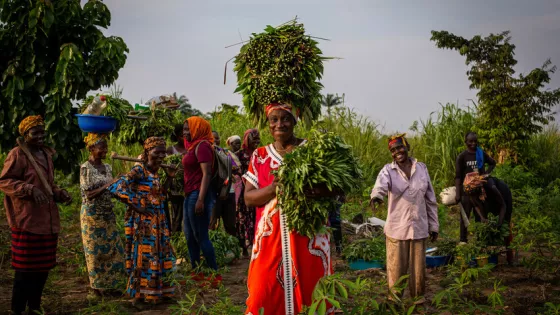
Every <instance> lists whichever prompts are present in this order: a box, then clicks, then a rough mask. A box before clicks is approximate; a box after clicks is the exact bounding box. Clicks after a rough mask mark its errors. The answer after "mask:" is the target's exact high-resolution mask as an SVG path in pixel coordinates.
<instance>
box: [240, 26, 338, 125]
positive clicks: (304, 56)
mask: <svg viewBox="0 0 560 315" xmlns="http://www.w3.org/2000/svg"><path fill="white" fill-rule="evenodd" d="M325 59H329V58H326V57H322V52H321V50H320V49H319V48H318V47H317V42H316V41H315V40H313V39H312V38H311V37H310V36H308V35H305V29H304V28H303V24H298V23H297V22H296V20H292V21H290V22H288V23H285V24H283V25H281V26H279V27H272V26H270V25H269V26H267V27H266V29H265V30H264V32H263V33H260V34H253V35H252V37H251V38H250V40H249V42H248V43H247V44H245V45H243V47H241V50H240V52H239V54H238V55H237V56H236V57H235V60H234V63H235V68H234V71H236V72H237V84H238V87H237V89H236V90H235V92H240V93H241V94H242V95H243V104H244V105H245V110H246V112H247V113H249V114H250V115H252V117H253V118H254V119H255V122H256V123H258V124H260V125H261V126H262V125H264V124H265V122H266V114H265V112H264V111H265V106H266V105H268V104H271V103H289V104H291V105H292V106H294V107H295V108H297V109H299V110H300V112H301V115H302V119H303V120H304V121H305V122H311V121H313V120H314V119H316V118H317V117H318V116H319V115H320V113H321V94H320V91H321V89H322V88H323V85H322V84H321V83H319V81H318V80H320V79H321V77H322V75H323V60H325Z"/></svg>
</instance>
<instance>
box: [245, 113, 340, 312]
mask: <svg viewBox="0 0 560 315" xmlns="http://www.w3.org/2000/svg"><path fill="white" fill-rule="evenodd" d="M266 114H267V118H268V123H269V128H270V132H271V133H272V136H273V138H274V143H272V144H269V145H267V146H265V147H260V148H258V149H257V150H255V151H254V152H253V155H252V157H251V162H250V164H249V169H248V172H247V173H246V174H245V175H244V177H243V178H244V180H245V204H246V205H247V206H248V207H257V217H260V220H259V219H257V222H258V227H257V234H256V236H255V240H254V242H253V249H252V257H251V263H250V265H249V276H248V280H247V287H248V290H249V297H248V298H247V302H246V303H247V309H246V311H245V313H246V314H259V310H260V309H261V308H264V313H265V314H272V315H274V314H299V313H300V312H301V311H302V309H303V306H304V305H311V303H312V302H313V297H312V293H313V290H314V289H315V285H316V284H317V282H318V281H319V280H320V279H321V278H322V277H324V276H327V275H330V274H331V273H332V270H331V253H330V240H329V235H328V234H317V235H315V236H314V237H313V238H312V239H310V238H309V237H307V236H303V235H300V234H298V233H297V232H295V231H289V230H288V229H287V226H286V218H285V215H284V214H283V213H282V212H281V211H280V209H279V208H278V206H277V198H276V189H277V187H278V186H277V179H276V178H275V177H274V175H273V174H272V173H271V171H273V170H276V169H278V167H279V165H280V164H281V163H282V160H283V157H284V155H285V154H288V153H290V152H292V151H293V150H294V149H296V148H297V147H298V146H300V145H303V144H305V140H303V139H299V138H297V137H296V136H295V135H294V127H295V125H296V117H297V114H296V113H294V110H293V109H292V106H291V105H288V104H271V105H268V106H267V108H266ZM306 194H307V195H308V196H310V198H311V197H312V196H313V197H320V196H323V197H324V196H331V195H332V194H333V193H332V192H330V191H329V190H328V189H327V188H326V187H314V188H313V189H311V190H310V191H308V192H307V193H306ZM329 307H330V306H329ZM333 311H334V309H333V308H328V310H327V313H329V314H330V313H332V312H333Z"/></svg>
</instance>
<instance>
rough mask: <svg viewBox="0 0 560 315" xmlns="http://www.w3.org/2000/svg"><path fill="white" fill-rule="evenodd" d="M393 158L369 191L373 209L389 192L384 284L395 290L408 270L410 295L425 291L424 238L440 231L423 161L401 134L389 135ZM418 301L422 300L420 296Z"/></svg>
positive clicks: (433, 239)
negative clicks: (417, 157) (385, 281)
mask: <svg viewBox="0 0 560 315" xmlns="http://www.w3.org/2000/svg"><path fill="white" fill-rule="evenodd" d="M389 150H390V151H391V155H392V157H393V162H392V163H390V164H387V165H385V166H384V167H383V169H381V172H379V175H378V176H377V180H376V182H375V186H374V187H373V190H372V192H371V200H370V205H371V207H372V209H373V211H374V213H375V212H376V211H377V207H378V205H379V204H380V203H382V202H383V199H384V198H385V197H386V196H388V206H387V221H386V223H385V228H384V231H385V235H386V247H387V284H388V285H389V289H390V290H392V291H393V292H394V293H396V292H395V290H394V289H393V287H394V285H395V284H396V283H397V282H398V280H399V279H400V277H402V276H404V275H406V274H409V275H410V276H409V278H408V287H409V289H410V295H411V297H412V298H417V297H421V296H423V295H424V291H425V287H426V242H427V240H428V236H429V237H430V239H431V241H436V240H437V238H438V232H439V222H438V211H437V201H436V196H435V194H434V188H433V187H432V183H431V181H430V175H429V174H428V169H427V167H426V165H425V164H424V163H421V162H418V161H416V159H414V158H411V157H409V155H408V154H409V151H410V145H409V144H408V142H407V141H406V138H405V137H404V134H401V135H396V136H393V137H390V138H389ZM416 303H417V304H421V303H424V299H423V298H420V299H419V300H417V302H416Z"/></svg>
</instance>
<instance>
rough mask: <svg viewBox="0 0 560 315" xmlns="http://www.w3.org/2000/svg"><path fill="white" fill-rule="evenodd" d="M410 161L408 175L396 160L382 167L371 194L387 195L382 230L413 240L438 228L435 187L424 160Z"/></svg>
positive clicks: (391, 234) (394, 237)
mask: <svg viewBox="0 0 560 315" xmlns="http://www.w3.org/2000/svg"><path fill="white" fill-rule="evenodd" d="M411 161H412V170H411V175H410V179H408V178H407V177H406V175H405V173H404V172H403V171H402V170H401V169H400V168H399V167H398V165H397V163H396V162H393V163H391V164H387V165H385V166H384V167H383V169H382V170H381V172H379V175H378V176H377V180H376V182H375V186H374V187H373V190H372V192H371V198H372V199H374V198H377V199H381V200H383V198H384V197H385V196H389V201H388V205H387V221H386V223H385V234H386V235H387V236H389V237H391V238H393V239H397V240H416V239H423V238H427V237H428V236H429V232H438V231H439V222H438V209H437V201H436V196H435V194H434V188H433V186H432V183H431V181H430V175H429V174H428V169H427V167H426V165H425V164H424V163H420V162H417V161H416V160H415V159H411Z"/></svg>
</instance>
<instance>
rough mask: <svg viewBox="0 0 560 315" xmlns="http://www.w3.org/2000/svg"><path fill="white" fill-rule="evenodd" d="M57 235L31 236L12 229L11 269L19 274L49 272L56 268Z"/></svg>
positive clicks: (22, 231) (31, 234) (20, 230)
mask: <svg viewBox="0 0 560 315" xmlns="http://www.w3.org/2000/svg"><path fill="white" fill-rule="evenodd" d="M57 244H58V234H33V233H30V232H26V231H24V230H22V229H18V228H12V267H13V268H14V269H15V270H16V271H19V272H25V271H32V272H38V271H49V270H51V269H52V268H54V267H55V266H56V247H57Z"/></svg>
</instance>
